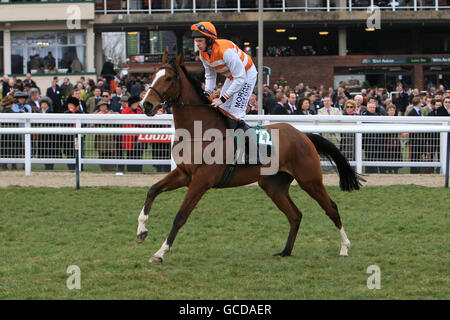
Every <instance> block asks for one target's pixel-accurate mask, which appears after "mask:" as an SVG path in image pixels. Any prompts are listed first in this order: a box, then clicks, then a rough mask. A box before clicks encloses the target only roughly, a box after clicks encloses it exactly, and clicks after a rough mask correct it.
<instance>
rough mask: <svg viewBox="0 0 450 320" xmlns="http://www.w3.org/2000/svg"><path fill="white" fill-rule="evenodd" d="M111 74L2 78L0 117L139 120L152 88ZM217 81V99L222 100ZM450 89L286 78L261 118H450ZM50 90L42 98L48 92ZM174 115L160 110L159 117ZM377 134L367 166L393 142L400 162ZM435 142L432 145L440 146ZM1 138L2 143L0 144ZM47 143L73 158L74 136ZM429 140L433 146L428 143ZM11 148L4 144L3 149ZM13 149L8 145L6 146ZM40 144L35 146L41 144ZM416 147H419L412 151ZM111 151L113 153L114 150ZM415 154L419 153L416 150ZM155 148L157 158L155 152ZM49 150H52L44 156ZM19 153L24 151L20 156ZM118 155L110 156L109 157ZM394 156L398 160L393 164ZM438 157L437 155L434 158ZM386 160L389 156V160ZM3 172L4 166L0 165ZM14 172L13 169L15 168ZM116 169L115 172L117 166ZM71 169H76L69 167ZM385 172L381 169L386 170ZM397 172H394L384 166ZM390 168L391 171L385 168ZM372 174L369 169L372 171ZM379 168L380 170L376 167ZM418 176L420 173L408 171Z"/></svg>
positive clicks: (118, 141) (136, 154)
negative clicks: (353, 90)
mask: <svg viewBox="0 0 450 320" xmlns="http://www.w3.org/2000/svg"><path fill="white" fill-rule="evenodd" d="M110 72H112V71H108V72H104V73H102V74H104V76H99V77H98V78H97V80H96V81H94V80H93V79H89V78H85V77H83V76H81V77H80V78H79V79H78V80H77V81H76V82H75V83H72V82H71V81H70V79H69V78H64V79H63V80H62V82H61V81H60V79H59V78H58V77H57V76H55V77H54V78H53V80H52V82H51V84H50V86H49V87H48V88H46V90H41V88H38V87H37V85H36V82H35V81H34V80H33V79H32V76H31V74H27V75H26V77H25V79H23V80H21V79H18V78H12V79H9V78H8V77H7V76H4V77H3V78H2V79H1V81H0V111H1V112H32V113H93V114H119V113H121V114H142V113H143V110H141V108H140V106H139V101H140V99H141V97H142V93H143V92H144V91H145V89H146V85H148V83H149V80H150V79H149V78H147V77H133V76H131V77H125V78H123V79H118V78H117V77H115V76H114V75H113V74H110ZM220 89H221V87H220V83H219V87H218V89H216V92H215V94H216V95H217V96H219V95H220ZM447 89H448V88H445V87H444V86H442V85H441V86H440V87H439V88H438V89H436V90H433V91H427V92H420V91H419V90H418V89H412V88H408V89H407V88H404V87H403V85H402V84H401V83H398V86H397V88H396V92H397V93H396V94H394V95H392V97H391V96H390V95H389V94H388V92H387V91H386V89H384V88H378V87H375V88H370V89H367V90H365V89H363V90H362V91H361V93H358V94H356V95H352V94H350V92H349V91H348V90H347V88H346V87H345V86H340V87H338V88H332V87H328V88H327V87H325V86H323V85H321V86H319V87H313V86H309V85H305V84H304V83H298V84H296V85H295V87H290V86H289V85H288V83H287V81H286V80H285V79H283V78H281V79H279V80H278V81H276V83H275V84H273V86H272V87H271V88H270V87H268V86H264V90H263V104H262V105H263V108H264V114H278V115H280V114H281V115H324V116H327V115H363V116H397V115H406V116H448V115H450V95H449V93H448V92H447ZM44 92H45V94H44ZM166 112H170V111H166V110H163V109H161V110H159V111H158V113H166ZM247 113H248V114H258V102H257V97H256V95H255V94H252V96H251V98H250V101H249V105H248V107H247ZM353 137H354V136H352V135H348V134H338V133H336V134H327V138H329V139H330V140H332V141H333V142H334V143H335V144H336V145H339V147H340V149H341V150H342V151H343V152H344V154H345V155H346V156H347V157H349V158H351V156H352V154H354V150H353V149H352V148H354V143H353V141H351V139H352V138H353ZM379 137H380V136H379V135H369V134H368V135H365V140H364V141H363V142H364V143H363V145H364V146H363V147H364V148H365V154H366V159H367V160H380V158H383V156H380V152H378V151H377V150H372V149H370V148H375V147H374V146H377V145H384V147H385V145H386V144H389V145H390V146H391V147H392V150H391V151H392V152H387V151H383V154H384V155H386V156H389V157H391V158H389V160H393V159H394V158H395V159H400V158H399V157H400V151H399V142H398V141H395V140H396V139H393V137H391V136H388V137H387V138H386V139H387V140H389V141H384V140H386V139H384V140H383V141H379V140H380V139H379ZM435 138H436V137H434V136H433V139H434V140H433V141H438V139H435ZM2 139H3V140H4V138H2ZM3 140H2V141H0V144H2V145H1V146H0V148H1V149H3V150H13V152H16V153H17V152H19V151H18V150H20V149H23V146H22V145H20V144H21V143H23V142H22V141H21V139H19V138H17V137H16V138H15V140H14V139H10V141H11V140H14V141H15V142H14V143H15V145H6V144H7V143H8V141H3ZM49 140H50V137H47V138H46V137H42V138H41V141H39V144H40V146H41V147H40V148H37V150H41V151H39V152H41V153H42V154H40V156H42V157H44V158H45V157H47V158H54V157H61V156H62V155H64V154H65V155H66V156H67V157H68V158H73V142H72V140H73V139H71V138H70V137H65V138H64V139H63V138H61V141H63V140H64V142H61V143H60V144H59V145H57V144H58V143H57V141H56V142H55V141H52V142H50V141H49ZM419 140H420V139H419V138H418V137H416V136H415V135H411V136H410V143H411V147H412V152H411V159H412V160H413V161H414V160H420V159H419V158H420V157H423V154H424V153H426V152H425V150H423V148H424V147H423V146H424V145H425V144H424V143H423V142H422V143H421V142H420V141H419ZM430 141H431V140H430ZM5 143H6V144H5ZM9 143H11V142H9ZM36 143H37V142H36ZM414 145H415V146H419V147H417V148H415V147H414ZM112 146H114V147H112ZM153 147H157V148H152V153H153V156H156V157H158V156H159V157H160V158H161V157H168V156H169V155H170V144H164V143H154V144H153ZM437 147H438V146H436V142H433V143H432V145H430V144H429V146H428V147H427V148H428V149H430V150H431V149H432V150H435V149H436V148H437ZM95 148H96V150H97V151H98V153H99V158H104V159H115V158H119V159H120V158H122V159H123V158H124V157H125V155H127V157H128V158H131V159H142V156H143V153H144V151H145V150H146V149H147V148H148V144H147V143H143V142H139V141H137V136H125V135H124V136H113V135H111V136H103V137H101V138H99V137H96V139H95ZM414 148H415V149H414ZM153 149H155V150H158V151H157V152H159V154H155V152H156V151H153ZM44 150H47V151H44ZM19 153H20V152H19ZM112 153H113V154H112ZM20 156H23V155H21V154H10V155H1V154H0V157H20ZM392 157H394V158H392ZM431 157H433V156H431ZM386 160H387V158H386ZM2 167H3V169H6V165H5V164H3V165H2ZM14 167H15V166H13V168H14ZM113 167H114V168H113ZM52 168H53V165H51V164H48V165H46V169H52ZM69 168H71V169H73V168H74V166H73V165H69ZM156 168H157V171H167V170H168V168H167V167H166V166H156ZM115 169H118V170H119V171H124V166H123V165H120V166H119V167H117V168H116V167H115V165H114V166H112V165H104V166H102V170H115ZM127 169H128V171H141V170H142V166H138V165H134V166H128V168H127ZM385 169H386V168H381V169H380V171H381V172H385V171H384V170H385ZM387 169H392V168H387ZM387 169H386V170H387ZM369 170H370V169H369ZM374 170H378V169H377V168H375V169H374ZM411 170H412V171H411V172H412V173H416V172H415V171H416V169H415V168H412V169H411Z"/></svg>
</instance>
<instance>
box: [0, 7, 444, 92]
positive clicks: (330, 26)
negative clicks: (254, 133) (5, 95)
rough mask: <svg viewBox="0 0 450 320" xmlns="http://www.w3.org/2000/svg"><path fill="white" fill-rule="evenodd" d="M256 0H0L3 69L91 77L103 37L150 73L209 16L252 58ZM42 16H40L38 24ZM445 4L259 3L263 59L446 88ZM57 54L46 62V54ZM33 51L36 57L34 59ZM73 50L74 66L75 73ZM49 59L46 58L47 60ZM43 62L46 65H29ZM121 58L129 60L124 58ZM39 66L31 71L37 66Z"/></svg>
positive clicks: (302, 71) (335, 77)
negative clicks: (115, 36)
mask: <svg viewBox="0 0 450 320" xmlns="http://www.w3.org/2000/svg"><path fill="white" fill-rule="evenodd" d="M257 4H258V2H257V1H255V0H231V1H230V0H191V1H187V0H158V1H155V0H153V1H152V0H150V1H149V0H96V1H93V0H86V1H48V2H47V1H32V2H31V1H13V0H2V1H1V2H0V24H1V25H2V31H0V74H8V75H17V76H23V75H24V74H25V73H27V72H31V73H32V74H33V78H34V79H35V80H36V82H38V85H39V83H42V87H46V86H47V85H48V84H49V83H50V82H51V78H52V77H53V76H54V75H61V74H64V75H65V76H69V77H73V79H77V78H79V77H80V76H81V75H88V76H89V77H95V75H96V74H97V73H99V72H100V70H101V68H102V65H103V63H104V61H105V58H106V57H105V56H104V54H103V52H104V50H103V48H104V44H103V43H102V36H103V37H105V36H107V35H108V34H109V33H111V32H114V33H120V34H122V35H123V38H124V39H125V40H124V41H126V48H127V50H126V57H125V61H123V62H124V64H123V65H121V66H120V67H127V69H128V71H129V72H133V73H134V72H136V73H140V72H149V71H150V72H151V70H153V69H154V66H155V64H156V61H158V58H159V57H160V55H161V54H162V53H163V52H164V51H165V50H166V49H168V50H169V52H171V53H173V54H174V53H176V46H175V44H178V48H181V47H182V48H183V51H184V53H185V56H186V59H187V60H189V61H191V62H189V64H188V68H192V69H196V68H197V70H201V66H200V64H199V63H198V62H195V54H194V44H193V41H191V39H189V38H188V26H189V25H190V24H191V23H194V22H196V21H201V20H210V21H213V22H214V23H215V25H216V26H217V29H218V33H219V35H221V36H223V37H225V38H228V39H231V40H233V41H234V42H235V43H237V44H238V45H239V46H240V47H243V48H245V50H246V51H247V52H248V53H249V54H251V55H252V56H254V58H255V60H257V59H256V55H257V50H258V47H257V44H258V32H257V29H258V28H257V27H258V13H257ZM43 22H45V23H43ZM449 24H450V3H449V1H448V0H447V1H446V0H406V1H405V0H400V1H397V0H395V1H393V0H390V1H385V0H383V1H376V0H371V1H368V0H356V1H355V0H348V1H347V0H338V1H336V0H323V1H322V0H266V1H264V51H263V53H264V65H265V66H268V67H270V68H271V71H272V72H271V75H270V81H275V80H277V79H279V78H280V77H283V78H285V79H286V80H287V82H288V83H289V85H290V86H292V87H293V86H295V84H296V83H298V82H305V83H308V84H310V85H314V86H319V85H324V86H326V87H331V86H334V87H336V85H338V84H339V83H340V82H342V81H345V82H352V84H353V87H354V88H353V89H354V91H358V90H360V89H361V88H362V87H369V86H379V87H383V88H387V89H388V91H394V90H395V85H396V82H398V81H401V82H403V84H404V85H405V86H407V87H414V88H418V89H420V90H426V89H429V88H437V87H439V85H441V84H443V85H444V86H445V87H446V88H449V87H450V35H449V34H448V32H447V30H448V28H449ZM49 52H50V53H51V57H53V59H54V61H55V62H54V63H53V64H52V63H50V68H49V67H48V65H49V62H48V61H49V59H50V60H51V57H50V58H48V53H49ZM37 55H38V56H37ZM75 57H77V58H78V59H79V60H80V62H81V65H82V68H81V70H76V72H71V73H67V72H68V71H72V70H71V68H70V65H71V62H72V61H73V59H74V58H75ZM46 58H47V60H45V59H46ZM38 59H43V60H45V61H46V63H45V67H44V68H39V64H36V61H37V60H38ZM125 62H126V63H125ZM36 66H37V67H38V68H36Z"/></svg>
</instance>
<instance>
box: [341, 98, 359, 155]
mask: <svg viewBox="0 0 450 320" xmlns="http://www.w3.org/2000/svg"><path fill="white" fill-rule="evenodd" d="M355 109H356V102H355V101H354V100H351V99H349V100H347V101H346V102H345V105H344V112H343V115H347V116H355V115H356V111H355ZM341 151H342V153H343V154H344V156H345V157H346V158H347V159H348V160H353V159H355V134H354V133H346V132H345V133H342V134H341Z"/></svg>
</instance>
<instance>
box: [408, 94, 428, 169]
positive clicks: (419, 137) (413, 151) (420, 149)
mask: <svg viewBox="0 0 450 320" xmlns="http://www.w3.org/2000/svg"><path fill="white" fill-rule="evenodd" d="M412 105H413V107H412V109H411V111H410V112H409V113H408V114H407V116H409V117H420V116H422V111H421V109H422V103H421V102H420V98H419V97H415V98H413V100H412ZM423 135H424V134H423V133H409V147H410V159H411V161H413V162H419V161H423V160H422V159H423V157H424V156H425V151H426V150H425V148H426V147H425V143H424V141H423V140H424V139H423ZM420 172H421V170H420V168H417V167H411V168H410V173H412V174H417V173H420Z"/></svg>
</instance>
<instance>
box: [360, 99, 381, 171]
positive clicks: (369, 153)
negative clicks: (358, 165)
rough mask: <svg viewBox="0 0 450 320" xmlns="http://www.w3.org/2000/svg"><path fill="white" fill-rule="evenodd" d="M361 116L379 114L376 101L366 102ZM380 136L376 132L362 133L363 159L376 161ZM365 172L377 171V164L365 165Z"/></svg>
mask: <svg viewBox="0 0 450 320" xmlns="http://www.w3.org/2000/svg"><path fill="white" fill-rule="evenodd" d="M362 115H363V116H379V115H380V114H379V113H378V112H377V107H376V103H375V102H374V101H371V102H368V103H367V110H366V111H364V112H363V114H362ZM381 141H382V140H381V137H380V134H378V133H364V134H363V143H362V147H363V149H364V151H365V152H364V153H365V157H364V160H365V161H378V160H379V152H380V150H379V149H380V147H381ZM366 173H378V167H377V166H367V167H366Z"/></svg>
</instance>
